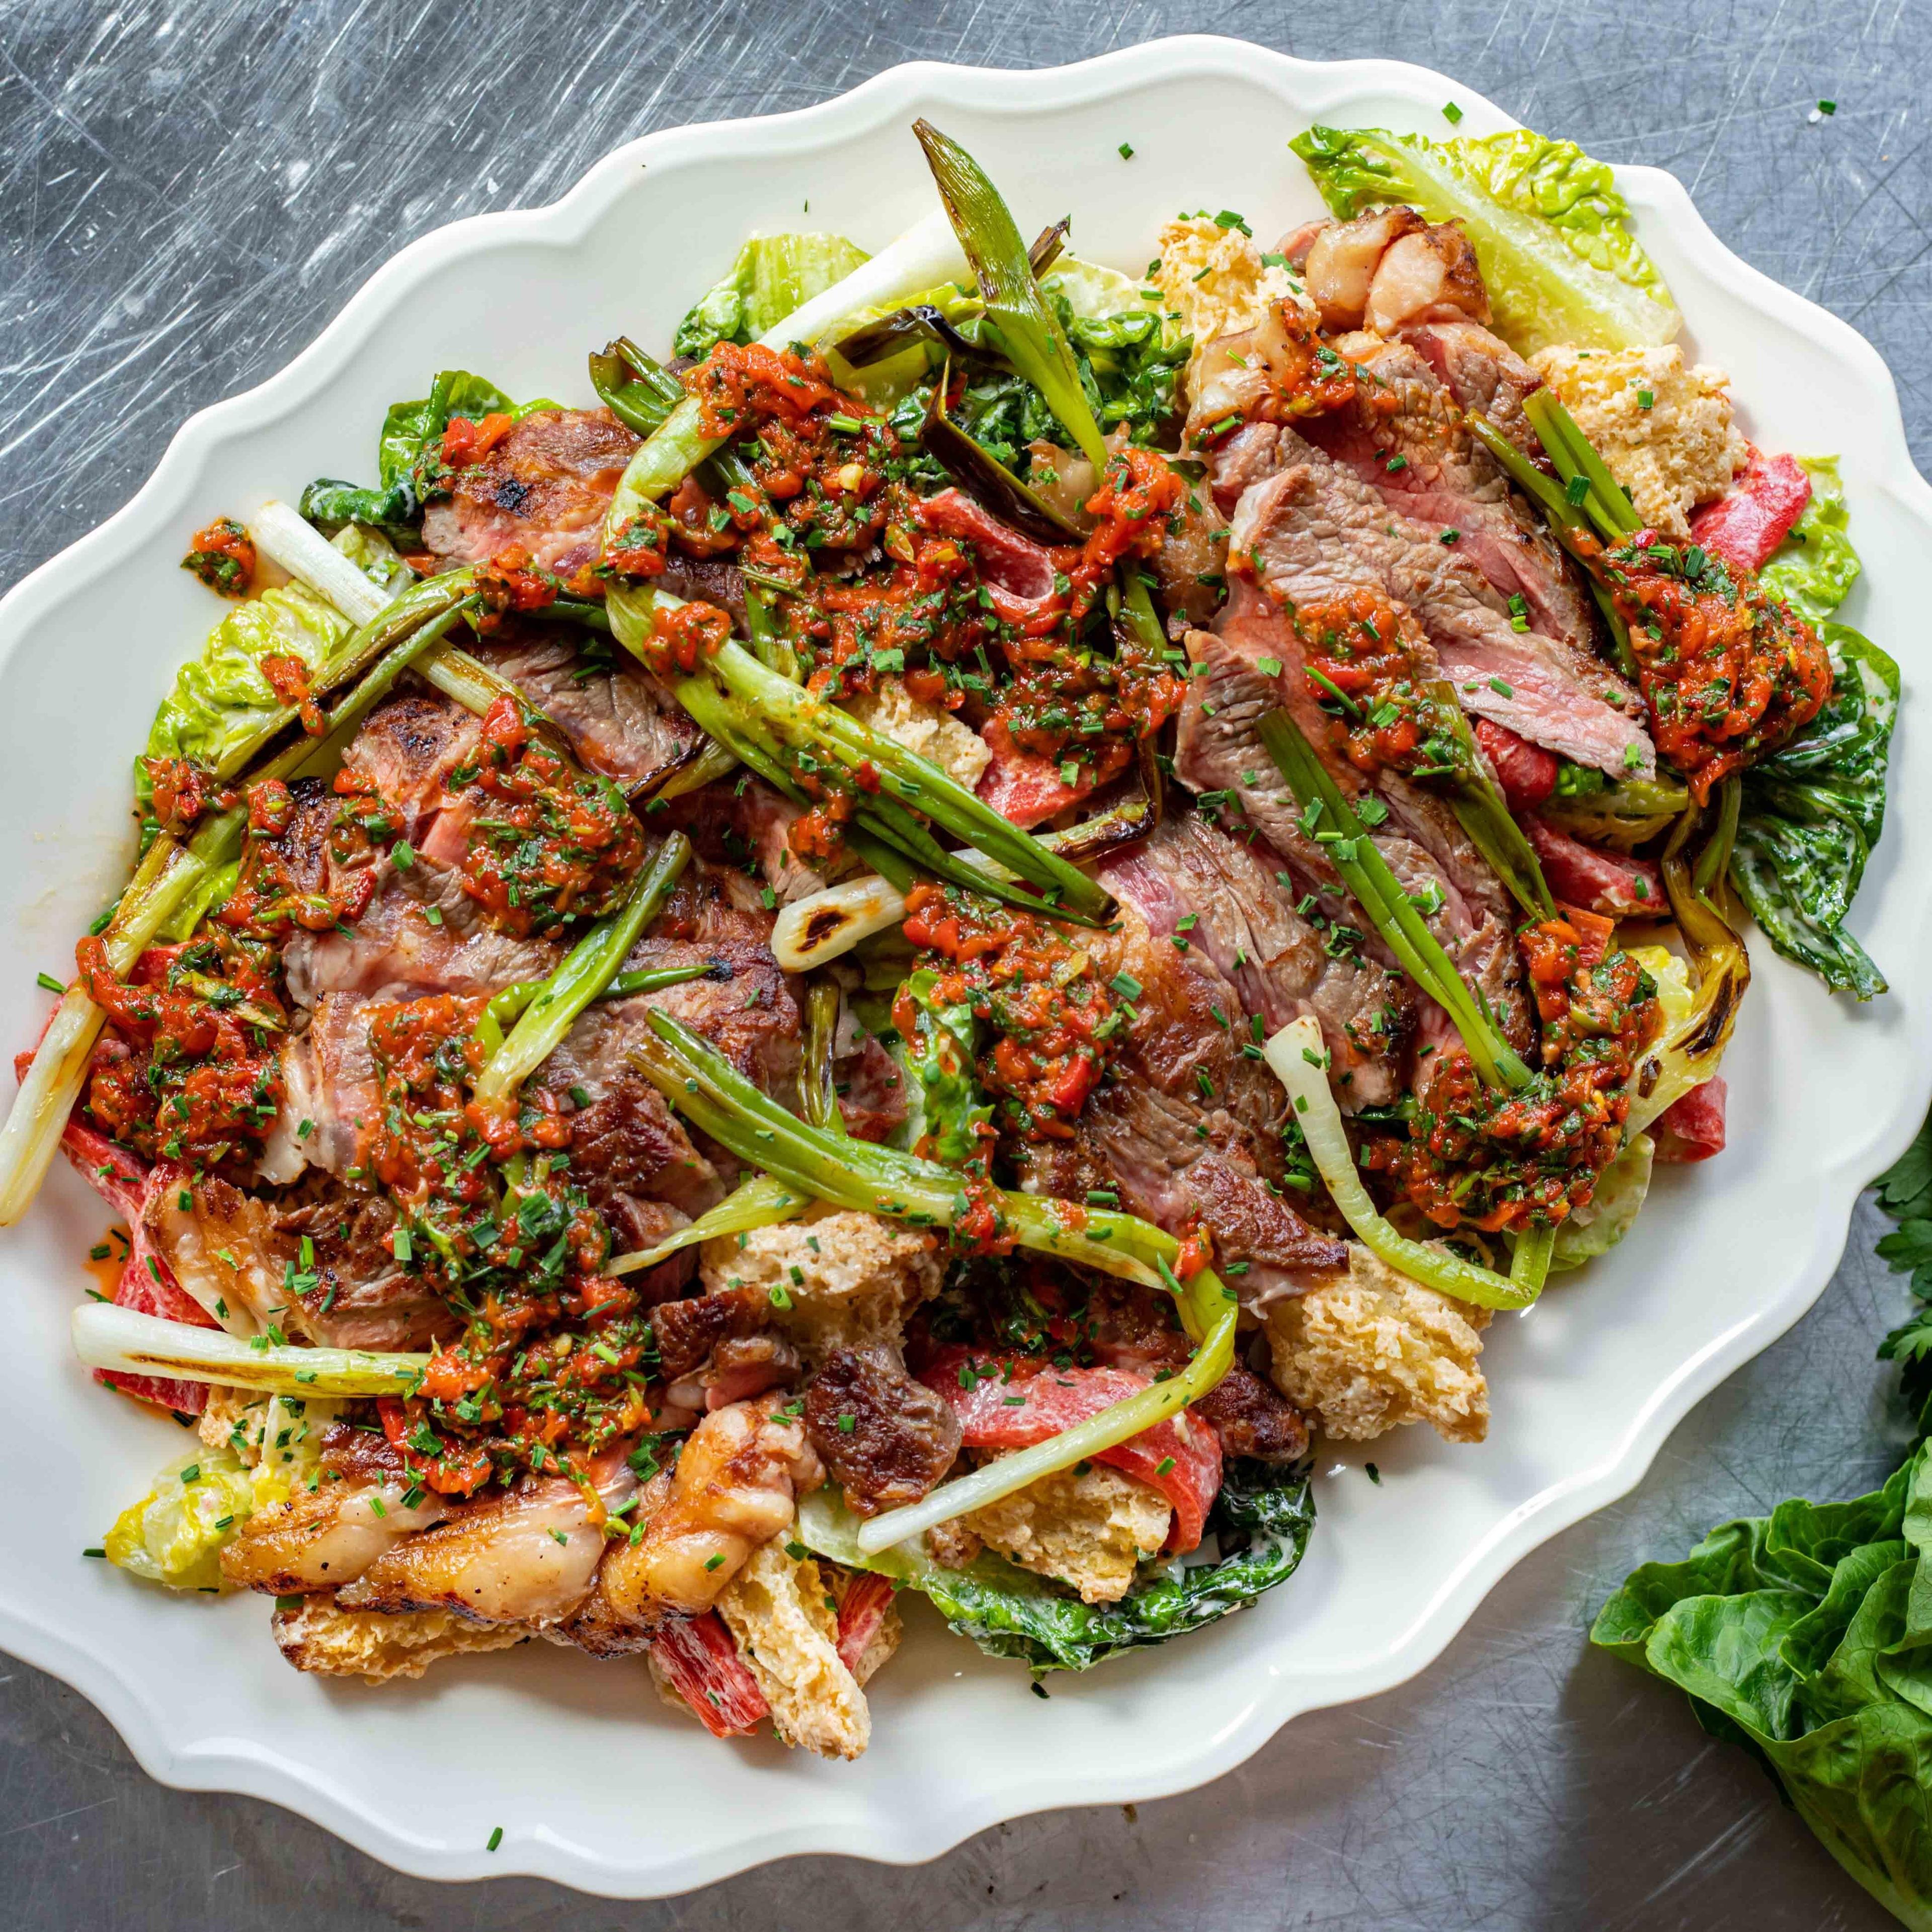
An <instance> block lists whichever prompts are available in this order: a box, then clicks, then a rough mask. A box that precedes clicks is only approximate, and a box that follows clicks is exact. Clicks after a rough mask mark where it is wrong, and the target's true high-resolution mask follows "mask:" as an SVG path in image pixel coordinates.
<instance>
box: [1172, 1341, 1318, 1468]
mask: <svg viewBox="0 0 1932 1932" xmlns="http://www.w3.org/2000/svg"><path fill="white" fill-rule="evenodd" d="M1194 1413H1195V1414H1196V1415H1199V1416H1202V1417H1205V1418H1206V1419H1207V1420H1208V1421H1210V1422H1211V1423H1212V1424H1214V1430H1215V1433H1216V1434H1217V1435H1218V1436H1220V1439H1221V1452H1222V1454H1223V1455H1226V1456H1246V1457H1249V1458H1250V1459H1251V1460H1253V1461H1255V1462H1257V1463H1298V1462H1299V1461H1300V1460H1301V1458H1302V1457H1304V1456H1305V1455H1307V1453H1308V1422H1307V1418H1305V1417H1304V1415H1302V1413H1301V1410H1300V1409H1297V1408H1296V1407H1295V1405H1294V1403H1292V1402H1290V1401H1289V1399H1288V1398H1287V1397H1286V1396H1285V1395H1283V1394H1282V1393H1281V1391H1280V1390H1279V1389H1277V1388H1276V1387H1275V1386H1274V1384H1273V1383H1271V1382H1265V1381H1264V1380H1263V1379H1262V1378H1261V1377H1260V1376H1258V1375H1256V1373H1255V1372H1254V1371H1253V1370H1252V1369H1247V1368H1244V1367H1242V1366H1241V1364H1240V1363H1238V1362H1237V1363H1236V1364H1235V1366H1234V1367H1232V1369H1230V1370H1229V1371H1228V1373H1226V1375H1225V1376H1223V1377H1222V1378H1221V1379H1220V1382H1217V1383H1216V1384H1215V1385H1214V1388H1211V1389H1210V1390H1209V1391H1208V1393H1207V1394H1205V1396H1203V1397H1202V1398H1201V1400H1199V1402H1197V1403H1196V1404H1195V1405H1194Z"/></svg>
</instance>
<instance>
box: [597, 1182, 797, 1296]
mask: <svg viewBox="0 0 1932 1932" xmlns="http://www.w3.org/2000/svg"><path fill="white" fill-rule="evenodd" d="M810 1206H811V1196H810V1195H808V1194H807V1193H804V1192H802V1190H799V1189H798V1188H795V1187H787V1186H786V1184H784V1182H783V1181H774V1180H773V1179H772V1177H771V1176H770V1175H769V1174H760V1175H754V1176H753V1177H752V1178H751V1180H749V1181H746V1182H745V1184H744V1185H743V1186H742V1187H739V1188H737V1189H736V1190H734V1191H733V1193H730V1194H727V1196H725V1197H724V1199H723V1200H722V1201H721V1202H718V1205H717V1206H716V1207H715V1208H712V1209H711V1210H709V1212H707V1213H706V1214H700V1215H699V1216H698V1217H697V1220H694V1221H693V1222H691V1223H688V1225H687V1226H684V1227H682V1228H680V1229H678V1231H677V1232H676V1234H674V1235H667V1236H666V1237H665V1238H664V1240H662V1241H660V1242H658V1244H657V1245H656V1246H655V1247H649V1248H645V1249H642V1250H640V1251H639V1252H638V1253H636V1254H634V1255H619V1256H618V1257H617V1259H616V1260H615V1261H614V1262H612V1263H611V1264H610V1266H609V1267H608V1268H606V1269H605V1270H604V1273H605V1274H607V1275H625V1274H637V1273H638V1272H639V1271H640V1270H641V1269H644V1268H655V1267H656V1266H657V1265H658V1262H663V1261H668V1260H670V1258H671V1256H673V1255H674V1254H676V1253H678V1252H679V1250H681V1249H684V1248H689V1247H696V1246H697V1244H698V1243H699V1242H700V1241H715V1239H716V1238H718V1236H719V1235H742V1234H748V1233H749V1232H751V1229H754V1228H769V1227H770V1226H772V1223H775V1222H778V1221H795V1220H797V1219H798V1217H799V1215H801V1214H803V1213H804V1212H805V1210H806V1209H807V1208H809V1207H810Z"/></svg>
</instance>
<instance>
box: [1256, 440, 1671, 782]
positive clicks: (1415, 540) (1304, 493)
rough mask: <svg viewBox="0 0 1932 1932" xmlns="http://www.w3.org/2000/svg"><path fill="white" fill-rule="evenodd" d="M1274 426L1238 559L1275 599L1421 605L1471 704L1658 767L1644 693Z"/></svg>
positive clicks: (1528, 732) (1539, 740)
mask: <svg viewBox="0 0 1932 1932" xmlns="http://www.w3.org/2000/svg"><path fill="white" fill-rule="evenodd" d="M1243 434H1244V436H1245V435H1253V434H1256V432H1255V431H1244V432H1243ZM1274 435H1275V437H1276V442H1275V446H1274V458H1275V461H1276V463H1277V467H1276V469H1275V470H1274V473H1273V474H1272V475H1269V476H1268V477H1267V478H1265V479H1264V480H1263V481H1260V482H1258V483H1253V484H1250V485H1249V486H1248V487H1247V488H1246V489H1244V490H1243V491H1242V493H1241V499H1240V501H1239V502H1238V504H1237V505H1236V506H1235V515H1234V520H1233V522H1232V525H1231V526H1230V532H1229V556H1230V557H1231V559H1232V560H1233V565H1234V567H1235V568H1240V569H1241V570H1243V571H1244V572H1246V573H1247V574H1248V575H1250V576H1251V577H1253V580H1254V581H1255V582H1256V583H1258V584H1259V586H1261V587H1262V589H1265V591H1266V592H1268V595H1269V596H1270V597H1271V598H1272V599H1273V600H1274V602H1275V603H1277V604H1315V603H1319V602H1326V601H1330V600H1332V599H1334V598H1338V597H1340V596H1342V595H1346V593H1347V592H1350V591H1352V590H1358V589H1364V588H1367V589H1371V590H1373V591H1375V592H1378V593H1379V594H1380V595H1382V596H1384V597H1385V598H1388V599H1389V600H1390V601H1392V602H1393V603H1394V604H1397V605H1398V606H1399V607H1401V608H1403V609H1405V610H1409V611H1410V612H1412V613H1414V615H1415V617H1416V619H1418V621H1419V622H1421V625H1422V627H1423V628H1424V631H1427V634H1428V636H1429V640H1430V643H1432V644H1433V646H1435V649H1436V653H1437V655H1438V656H1439V658H1440V659H1441V661H1442V670H1443V673H1444V675H1445V676H1447V677H1448V679H1449V680H1450V681H1451V683H1452V684H1453V685H1454V687H1455V689H1456V694H1457V697H1458V698H1459V699H1460V700H1461V702H1462V704H1463V708H1464V709H1465V710H1467V711H1469V712H1473V713H1475V715H1478V716H1479V717H1484V718H1493V719H1494V720H1495V721H1496V722H1497V723H1498V724H1506V725H1508V727H1510V728H1511V730H1514V731H1517V732H1519V733H1521V734H1522V736H1524V737H1526V738H1527V739H1529V740H1530V742H1532V744H1539V745H1547V747H1548V748H1550V750H1552V751H1560V752H1561V753H1562V754H1563V755H1564V756H1565V757H1569V758H1572V759H1574V760H1575V761H1576V762H1577V763H1579V764H1585V765H1591V766H1595V767H1597V768H1598V769H1601V770H1604V771H1607V772H1613V773H1616V774H1617V775H1625V774H1626V773H1636V774H1640V775H1644V776H1649V775H1650V774H1652V772H1654V771H1655V769H1656V754H1655V751H1654V749H1653V748H1652V745H1651V742H1650V739H1649V734H1648V733H1646V730H1644V728H1643V725H1642V724H1640V722H1639V721H1637V718H1634V717H1633V716H1632V715H1630V709H1641V706H1640V704H1639V703H1638V701H1637V699H1636V698H1635V697H1634V694H1632V693H1631V691H1629V690H1628V687H1626V686H1625V685H1623V684H1622V682H1621V681H1620V680H1619V679H1618V678H1617V677H1616V675H1615V673H1613V672H1612V671H1611V670H1609V669H1608V668H1607V667H1606V666H1604V665H1601V664H1597V663H1596V662H1595V661H1594V660H1581V659H1580V656H1579V654H1578V653H1577V652H1573V651H1572V650H1571V649H1568V647H1567V646H1561V645H1559V644H1558V643H1556V642H1555V640H1552V639H1550V638H1547V637H1541V636H1539V635H1538V634H1536V633H1535V632H1534V631H1517V630H1516V629H1514V628H1513V627H1512V625H1511V621H1510V613H1509V608H1508V600H1507V599H1506V598H1503V597H1502V596H1500V595H1499V594H1498V593H1497V592H1496V591H1495V590H1494V589H1493V588H1492V587H1491V586H1490V584H1489V583H1488V582H1487V580H1485V579H1484V577H1483V575H1482V574H1481V571H1479V570H1478V569H1477V568H1476V567H1475V565H1474V564H1473V563H1472V562H1470V561H1469V559H1466V558H1464V557H1462V556H1459V555H1458V554H1457V545H1456V544H1449V543H1445V542H1442V541H1440V540H1439V539H1440V538H1442V535H1444V534H1445V532H1443V531H1442V529H1440V528H1439V527H1432V526H1430V525H1428V524H1426V523H1420V522H1418V521H1417V520H1415V518H1413V517H1408V516H1406V515H1404V514H1403V513H1402V512H1401V511H1399V510H1397V509H1394V508H1391V506H1390V505H1388V503H1386V502H1384V500H1383V499H1382V493H1381V492H1380V490H1379V489H1378V488H1377V487H1376V486H1375V485H1374V484H1371V483H1367V482H1365V481H1363V479H1362V478H1361V477H1360V476H1358V475H1356V473H1355V471H1354V470H1353V469H1349V468H1348V467H1347V466H1345V465H1343V464H1342V463H1338V462H1337V460H1335V459H1334V458H1332V457H1331V456H1330V455H1328V453H1327V452H1325V451H1324V450H1321V449H1316V446H1314V445H1313V443H1307V442H1305V441H1304V440H1303V439H1302V438H1301V437H1300V436H1299V435H1298V434H1296V432H1295V431H1293V430H1292V429H1288V428H1280V429H1277V430H1276V431H1274ZM1224 622H1225V620H1224ZM1626 707H1630V709H1627V708H1626Z"/></svg>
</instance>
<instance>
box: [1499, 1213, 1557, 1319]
mask: <svg viewBox="0 0 1932 1932" xmlns="http://www.w3.org/2000/svg"><path fill="white" fill-rule="evenodd" d="M1555 1253H1556V1228H1555V1226H1549V1227H1541V1226H1538V1227H1534V1228H1531V1229H1528V1230H1526V1232H1524V1233H1523V1234H1520V1235H1518V1236H1517V1238H1516V1252H1515V1253H1514V1254H1513V1255H1511V1257H1510V1272H1509V1278H1510V1283H1511V1286H1512V1287H1514V1289H1516V1291H1517V1293H1518V1294H1520V1295H1523V1297H1524V1298H1525V1299H1526V1301H1535V1299H1536V1298H1537V1297H1538V1295H1541V1293H1542V1292H1543V1284H1544V1283H1545V1282H1546V1281H1547V1280H1549V1278H1550V1257H1551V1256H1553V1254H1555Z"/></svg>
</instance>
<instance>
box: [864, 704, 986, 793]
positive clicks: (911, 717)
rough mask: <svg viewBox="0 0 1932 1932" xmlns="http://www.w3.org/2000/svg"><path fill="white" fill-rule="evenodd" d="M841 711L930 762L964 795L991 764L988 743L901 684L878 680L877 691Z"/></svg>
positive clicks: (968, 727)
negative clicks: (955, 781) (956, 783)
mask: <svg viewBox="0 0 1932 1932" xmlns="http://www.w3.org/2000/svg"><path fill="white" fill-rule="evenodd" d="M845 708H846V709H847V710H848V711H849V712H851V714H852V715H853V717H855V718H857V719H858V720H859V722H860V723H861V724H869V725H871V727H872V729H873V730H875V731H882V732H883V733H885V735H886V736H887V737H888V738H890V739H893V740H894V741H895V742H897V743H898V744H901V745H904V747H905V748H906V749H907V751H916V752H917V753H918V754H919V756H920V757H922V758H925V759H928V760H930V761H931V762H932V763H934V764H935V765H937V766H938V767H939V769H941V771H943V772H945V773H946V774H947V776H948V777H950V778H957V779H958V780H959V782H960V783H961V784H963V785H964V786H965V787H966V789H967V790H968V791H971V790H972V789H973V788H974V786H975V785H977V784H978V783H979V782H980V777H981V775H982V774H983V772H985V770H986V767H987V766H989V764H991V763H992V761H993V754H992V751H990V750H989V748H988V747H987V745H986V740H985V739H983V738H982V737H981V736H980V734H979V733H978V732H977V731H975V730H974V729H973V728H972V727H971V725H968V724H962V723H961V722H960V721H959V719H958V718H956V717H954V716H953V713H952V712H950V711H948V710H947V709H945V707H944V706H942V705H938V704H929V703H927V702H926V700H925V699H924V698H922V697H913V694H912V693H911V692H910V691H908V690H907V688H905V685H904V681H903V680H902V679H898V678H896V677H882V678H880V679H879V682H878V688H877V690H876V691H869V692H861V693H860V694H859V695H858V696H857V697H853V698H850V699H849V700H847V703H846V706H845Z"/></svg>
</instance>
